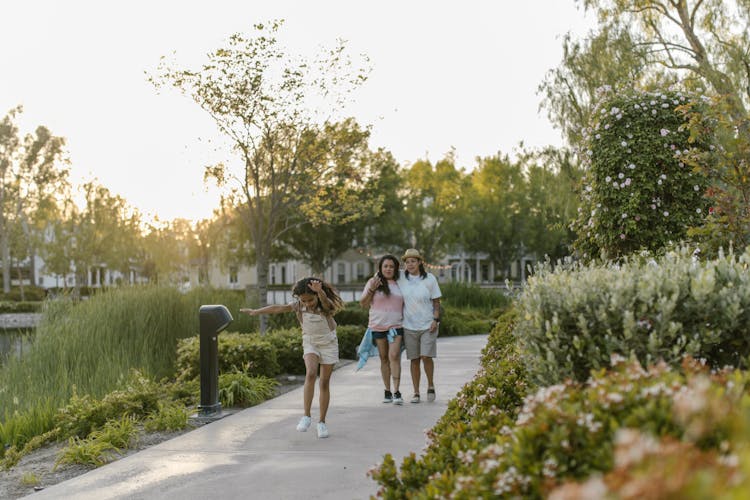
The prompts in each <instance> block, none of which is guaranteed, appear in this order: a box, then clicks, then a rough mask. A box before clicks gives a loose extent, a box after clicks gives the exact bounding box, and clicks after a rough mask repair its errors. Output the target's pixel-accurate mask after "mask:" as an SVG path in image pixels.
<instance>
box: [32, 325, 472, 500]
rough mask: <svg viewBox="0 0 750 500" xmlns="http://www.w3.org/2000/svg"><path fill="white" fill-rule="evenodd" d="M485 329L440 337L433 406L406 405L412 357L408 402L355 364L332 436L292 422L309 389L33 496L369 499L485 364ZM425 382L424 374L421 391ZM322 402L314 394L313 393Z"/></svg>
mask: <svg viewBox="0 0 750 500" xmlns="http://www.w3.org/2000/svg"><path fill="white" fill-rule="evenodd" d="M486 340H487V336H486V335H477V336H470V337H448V338H440V339H439V340H438V356H439V357H438V358H437V359H436V361H435V386H436V390H437V400H436V401H435V402H434V403H427V402H422V403H420V404H411V403H409V398H410V397H411V393H412V389H411V376H410V375H409V363H408V362H407V361H406V360H405V359H404V361H403V362H402V365H401V366H402V372H403V373H402V377H401V380H402V391H401V392H402V393H403V395H404V398H405V400H406V401H405V403H404V405H403V406H395V405H392V404H384V403H382V402H381V399H382V396H383V390H382V382H381V380H380V361H379V360H377V359H376V360H370V361H369V362H368V363H367V366H365V368H364V369H362V370H361V371H360V372H356V373H355V372H354V367H355V366H356V365H354V364H349V365H347V366H344V367H342V368H340V369H338V370H336V371H335V372H334V374H333V377H332V379H331V407H330V409H329V412H328V418H327V423H328V428H329V430H330V437H329V438H327V439H318V437H317V432H316V430H315V422H316V421H317V419H316V417H317V401H316V402H315V403H314V404H313V412H312V415H313V425H312V426H311V428H310V429H309V430H308V431H307V432H297V431H296V430H295V426H296V424H297V421H298V420H299V417H300V416H301V414H302V410H301V408H302V388H299V389H295V390H293V391H290V392H288V393H286V394H283V395H281V396H279V397H277V398H275V399H272V400H270V401H266V402H265V403H263V404H261V405H258V406H254V407H252V408H248V409H246V410H243V411H241V412H238V413H235V414H233V415H229V416H227V417H225V418H223V419H220V420H217V421H215V422H212V423H210V424H207V425H205V426H203V427H200V428H198V429H196V430H195V431H192V432H188V433H186V434H183V435H181V436H179V437H177V438H175V439H172V440H169V441H165V442H163V443H160V444H158V445H156V446H153V447H151V448H148V449H146V450H143V451H141V452H139V453H136V454H133V455H130V456H128V457H125V458H123V459H121V460H118V461H117V462H113V463H111V464H108V465H105V466H103V467H100V468H98V469H95V470H93V471H91V472H88V473H86V474H84V475H81V476H79V477H77V478H74V479H70V480H68V481H65V482H62V483H59V484H57V485H54V486H51V487H49V488H47V489H44V490H42V491H39V492H37V493H33V494H32V495H30V497H33V498H34V499H40V500H41V499H46V498H55V499H60V498H66V499H67V498H71V499H73V498H75V499H76V500H84V499H91V500H103V499H179V500H185V499H206V498H208V499H217V500H218V499H222V500H224V499H235V498H236V499H256V498H257V499H274V500H275V499H306V500H308V499H345V500H351V499H366V498H369V497H370V496H371V495H374V494H375V493H376V491H377V483H376V482H375V481H373V480H372V479H371V478H369V477H367V475H366V474H367V471H368V470H369V469H370V468H372V466H374V465H375V464H377V463H379V462H380V461H381V460H382V458H383V455H385V454H386V453H391V454H392V455H394V457H396V459H397V460H396V461H397V463H398V464H400V463H401V459H402V458H403V457H404V456H406V455H408V454H409V453H410V452H416V453H420V452H421V451H422V450H423V448H424V445H425V435H424V432H425V431H426V430H427V429H429V428H431V427H432V426H433V425H434V424H435V422H436V421H437V420H438V419H439V418H440V416H442V415H443V414H444V413H445V410H446V408H447V404H448V401H449V400H450V399H451V398H453V397H454V396H455V394H456V392H457V391H458V390H459V389H460V388H461V387H462V386H463V385H464V384H465V383H466V382H468V381H469V380H471V379H472V377H473V376H474V374H475V373H476V371H477V370H478V368H479V356H480V351H481V349H482V347H484V345H485V343H486ZM425 393H426V380H425V379H424V375H423V377H422V395H423V398H424V396H425ZM316 399H317V392H316Z"/></svg>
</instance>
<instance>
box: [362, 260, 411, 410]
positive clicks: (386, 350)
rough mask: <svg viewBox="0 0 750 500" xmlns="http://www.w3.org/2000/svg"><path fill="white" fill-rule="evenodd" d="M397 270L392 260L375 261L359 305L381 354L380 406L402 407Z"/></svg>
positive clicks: (401, 316)
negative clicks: (365, 311) (374, 270)
mask: <svg viewBox="0 0 750 500" xmlns="http://www.w3.org/2000/svg"><path fill="white" fill-rule="evenodd" d="M398 267H399V262H398V259H397V258H396V257H395V256H393V255H384V256H382V257H381V258H380V260H379V261H378V272H377V273H376V274H375V276H373V277H372V278H370V279H369V280H368V281H367V284H366V285H365V288H364V290H363V291H362V298H360V299H359V303H360V304H361V305H362V307H364V308H366V309H367V308H369V309H370V318H369V321H368V324H367V327H368V328H369V329H370V330H372V338H373V341H374V342H375V344H376V345H377V347H378V353H379V354H380V375H381V376H382V377H383V384H384V385H385V397H384V399H383V403H391V402H392V403H394V404H397V405H401V404H404V400H403V398H402V397H401V392H400V391H399V385H400V383H401V344H402V342H403V338H404V329H403V327H402V322H403V319H404V312H403V311H404V298H403V296H402V295H401V290H400V289H399V287H398V284H397V283H396V281H397V280H398V278H399V274H398ZM389 332H390V335H389ZM394 333H395V335H394ZM391 379H393V392H391Z"/></svg>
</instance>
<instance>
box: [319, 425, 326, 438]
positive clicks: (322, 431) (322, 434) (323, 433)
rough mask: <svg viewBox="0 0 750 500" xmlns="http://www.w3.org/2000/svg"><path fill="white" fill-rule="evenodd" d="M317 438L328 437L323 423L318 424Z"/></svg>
mask: <svg viewBox="0 0 750 500" xmlns="http://www.w3.org/2000/svg"><path fill="white" fill-rule="evenodd" d="M318 437H319V438H327V437H328V427H326V424H325V422H318Z"/></svg>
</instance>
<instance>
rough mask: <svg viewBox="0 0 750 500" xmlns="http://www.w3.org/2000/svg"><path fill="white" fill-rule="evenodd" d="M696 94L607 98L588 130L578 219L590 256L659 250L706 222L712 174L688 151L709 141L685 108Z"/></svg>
mask: <svg viewBox="0 0 750 500" xmlns="http://www.w3.org/2000/svg"><path fill="white" fill-rule="evenodd" d="M605 92H606V90H605ZM693 100H694V98H693V97H692V96H690V95H688V94H685V93H682V92H674V91H663V92H655V93H652V92H644V91H636V90H634V91H631V92H629V93H624V94H623V93H617V94H611V95H605V96H603V98H602V99H601V100H600V101H599V104H598V105H597V107H596V108H595V110H594V111H595V112H594V114H593V123H592V124H591V126H590V128H589V129H588V130H587V131H586V134H585V137H584V144H585V146H584V147H585V148H586V150H585V151H584V152H583V154H582V155H581V158H582V163H583V166H584V169H585V170H586V175H585V177H584V179H583V189H582V193H581V194H582V200H581V207H580V208H579V209H578V217H577V218H576V220H575V221H574V222H573V225H572V226H573V229H574V230H575V231H576V233H577V237H578V239H577V240H576V242H575V244H574V246H575V247H576V250H577V251H578V252H579V253H580V254H581V255H582V256H584V257H587V258H597V257H600V256H604V257H606V258H619V257H621V256H623V255H627V254H630V253H632V252H635V251H638V250H642V249H646V250H652V251H654V250H659V249H661V248H662V247H664V246H666V245H667V244H668V243H669V242H671V241H679V240H681V239H682V238H684V236H685V235H686V232H687V229H688V227H690V226H694V225H698V224H700V222H701V221H702V218H703V216H704V214H705V212H706V210H707V209H708V203H707V201H706V200H705V199H704V198H703V195H704V192H705V190H706V182H707V181H706V178H705V176H704V175H703V174H701V173H700V171H699V170H698V169H693V168H691V167H690V166H688V165H687V164H686V163H685V162H684V161H683V159H682V157H683V156H686V155H688V154H690V153H692V151H694V150H696V149H702V148H703V143H701V142H700V141H695V137H693V138H691V135H690V132H689V130H688V128H687V127H686V122H687V119H686V117H685V116H684V114H683V113H681V112H679V111H678V109H677V108H680V107H681V106H685V105H687V104H688V103H689V102H692V101H693ZM691 140H693V141H694V142H691Z"/></svg>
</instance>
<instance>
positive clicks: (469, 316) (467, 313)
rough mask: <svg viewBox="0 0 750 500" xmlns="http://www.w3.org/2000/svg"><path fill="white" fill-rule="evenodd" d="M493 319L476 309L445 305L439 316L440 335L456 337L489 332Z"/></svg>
mask: <svg viewBox="0 0 750 500" xmlns="http://www.w3.org/2000/svg"><path fill="white" fill-rule="evenodd" d="M493 324H494V321H493V320H492V319H490V317H488V315H487V314H486V313H484V312H482V311H480V310H477V309H466V308H457V307H453V306H446V307H444V308H443V314H442V315H441V318H440V335H441V336H443V337H458V336H461V335H478V334H485V333H489V332H490V331H491V330H492V326H493Z"/></svg>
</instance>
